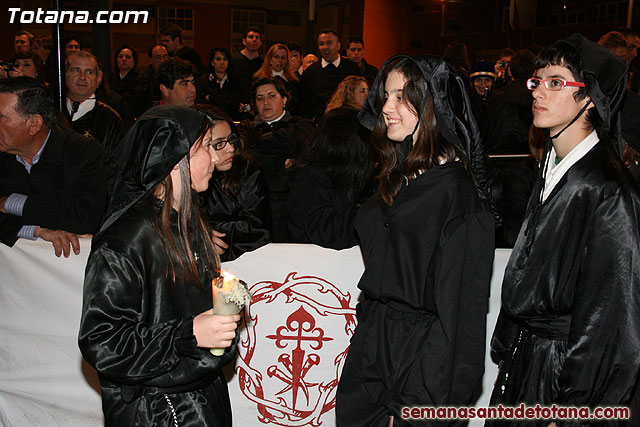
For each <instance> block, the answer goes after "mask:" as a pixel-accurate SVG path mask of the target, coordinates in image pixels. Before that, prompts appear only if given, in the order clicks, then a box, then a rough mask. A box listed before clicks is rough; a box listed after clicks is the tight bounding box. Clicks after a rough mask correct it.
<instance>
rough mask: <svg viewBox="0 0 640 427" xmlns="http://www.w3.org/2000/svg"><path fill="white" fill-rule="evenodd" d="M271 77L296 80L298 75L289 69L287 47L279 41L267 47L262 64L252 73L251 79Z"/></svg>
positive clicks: (288, 80)
mask: <svg viewBox="0 0 640 427" xmlns="http://www.w3.org/2000/svg"><path fill="white" fill-rule="evenodd" d="M271 77H280V78H281V79H283V80H284V81H286V82H297V81H298V76H296V75H295V74H294V73H293V72H292V71H291V67H290V64H289V48H288V47H287V46H285V45H283V44H280V43H276V44H274V45H273V46H271V47H270V48H269V50H268V51H267V54H266V55H265V56H264V61H263V62H262V66H261V67H260V68H259V69H258V71H256V73H255V74H254V75H253V81H258V80H260V79H264V78H267V79H268V78H271Z"/></svg>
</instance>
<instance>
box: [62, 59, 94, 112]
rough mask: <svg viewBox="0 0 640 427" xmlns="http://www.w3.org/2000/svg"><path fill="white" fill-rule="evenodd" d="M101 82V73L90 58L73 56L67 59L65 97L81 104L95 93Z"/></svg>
mask: <svg viewBox="0 0 640 427" xmlns="http://www.w3.org/2000/svg"><path fill="white" fill-rule="evenodd" d="M101 81H102V71H100V70H99V69H98V64H96V62H95V61H94V60H93V59H92V58H84V57H80V56H77V55H74V56H72V57H71V59H69V70H68V71H67V95H68V96H69V98H71V99H72V100H74V101H77V102H82V101H84V100H85V99H87V98H89V97H90V96H91V95H93V93H94V92H95V91H96V89H97V88H98V86H99V85H100V82H101Z"/></svg>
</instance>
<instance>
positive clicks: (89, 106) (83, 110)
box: [67, 93, 96, 122]
mask: <svg viewBox="0 0 640 427" xmlns="http://www.w3.org/2000/svg"><path fill="white" fill-rule="evenodd" d="M72 104H73V101H71V99H70V98H68V97H67V111H69V114H71V106H72ZM95 106H96V94H95V93H94V94H92V95H91V96H90V97H89V98H87V99H85V100H84V101H82V102H81V103H80V105H79V106H78V111H76V113H75V114H74V115H73V117H71V121H72V122H75V121H76V120H78V119H80V118H81V117H82V116H84V115H85V114H87V113H88V112H89V111H91V110H93V108H94V107H95Z"/></svg>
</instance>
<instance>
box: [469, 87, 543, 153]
mask: <svg viewBox="0 0 640 427" xmlns="http://www.w3.org/2000/svg"><path fill="white" fill-rule="evenodd" d="M532 104H533V97H532V96H531V91H530V90H529V89H527V84H526V79H518V80H514V81H513V82H511V83H509V84H508V85H507V86H505V87H503V88H500V89H497V90H495V91H493V92H492V93H491V96H490V97H489V100H488V101H487V103H486V105H485V109H484V115H483V117H482V122H481V123H480V122H479V123H480V124H481V131H482V138H483V140H484V141H485V147H486V151H487V152H488V153H491V154H528V153H529V128H530V127H531V124H532V123H533V113H532V112H531V105H532Z"/></svg>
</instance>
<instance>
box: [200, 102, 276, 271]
mask: <svg viewBox="0 0 640 427" xmlns="http://www.w3.org/2000/svg"><path fill="white" fill-rule="evenodd" d="M192 108H193V109H194V110H196V111H199V112H201V113H204V114H205V115H206V116H207V117H209V118H210V119H212V120H215V121H216V122H217V123H218V124H217V125H216V126H215V127H214V128H213V142H212V145H213V149H214V150H215V151H216V152H217V153H218V155H219V156H220V161H219V162H218V163H216V166H215V171H214V173H213V175H212V176H211V179H210V180H209V188H208V189H207V190H206V191H204V192H203V193H200V196H201V197H202V212H203V214H204V216H205V217H206V219H207V221H208V222H209V226H210V227H211V229H212V240H213V243H214V244H215V247H216V251H217V252H218V255H220V258H221V259H222V261H232V260H234V259H236V258H238V257H239V256H240V255H242V254H243V253H245V252H250V251H253V250H255V249H257V248H259V247H261V246H264V245H266V244H267V243H269V227H270V223H271V216H270V210H269V198H268V196H267V188H266V184H265V182H264V178H263V176H262V172H261V171H260V170H259V169H258V168H257V167H256V166H255V165H254V164H253V162H252V161H251V160H250V159H249V157H248V155H247V154H246V153H245V152H244V151H243V150H242V142H241V140H240V138H239V137H238V135H237V133H236V129H235V125H234V124H233V122H232V121H231V119H230V118H229V117H228V116H227V115H226V114H224V113H223V112H222V111H221V110H220V109H218V108H216V107H212V106H210V105H194V106H193V107H192Z"/></svg>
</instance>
